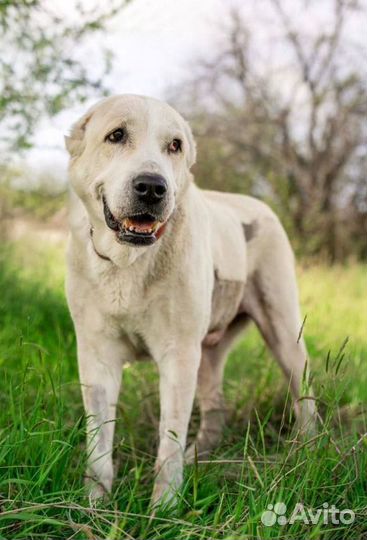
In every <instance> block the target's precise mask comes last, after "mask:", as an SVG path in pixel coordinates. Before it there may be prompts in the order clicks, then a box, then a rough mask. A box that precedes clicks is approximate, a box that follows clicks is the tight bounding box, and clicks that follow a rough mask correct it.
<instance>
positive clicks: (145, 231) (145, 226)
mask: <svg viewBox="0 0 367 540" xmlns="http://www.w3.org/2000/svg"><path fill="white" fill-rule="evenodd" d="M102 199H103V211H104V216H105V221H106V224H107V226H108V227H109V228H110V229H112V230H113V231H115V232H116V237H117V240H118V241H119V242H121V243H122V242H127V243H128V244H134V245H136V246H149V245H151V244H154V242H156V241H157V240H158V239H159V238H160V237H161V236H162V234H163V233H164V230H165V227H166V224H167V221H159V220H158V219H157V218H156V217H155V216H153V215H152V214H148V213H145V214H137V215H132V216H128V217H126V218H124V219H122V220H121V221H119V220H117V219H116V218H115V216H114V215H113V214H112V212H111V210H110V209H109V207H108V204H107V201H106V198H105V197H103V198H102Z"/></svg>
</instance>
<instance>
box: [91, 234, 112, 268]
mask: <svg viewBox="0 0 367 540" xmlns="http://www.w3.org/2000/svg"><path fill="white" fill-rule="evenodd" d="M89 236H90V241H91V242H92V246H93V249H94V253H95V254H96V255H98V257H99V258H100V259H103V260H104V261H109V262H112V261H111V259H110V258H109V257H106V256H105V255H102V253H99V251H97V250H96V246H95V245H94V242H93V227H92V226H90V228H89Z"/></svg>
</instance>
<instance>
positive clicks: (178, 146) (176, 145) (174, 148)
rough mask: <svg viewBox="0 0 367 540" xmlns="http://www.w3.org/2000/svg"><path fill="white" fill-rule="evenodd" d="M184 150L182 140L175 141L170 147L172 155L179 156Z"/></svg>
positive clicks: (169, 150)
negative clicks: (178, 153)
mask: <svg viewBox="0 0 367 540" xmlns="http://www.w3.org/2000/svg"><path fill="white" fill-rule="evenodd" d="M181 149H182V141H180V139H173V141H171V142H170V143H169V145H168V152H169V153H171V154H177V152H180V150H181Z"/></svg>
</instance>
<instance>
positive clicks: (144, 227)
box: [133, 222, 153, 233]
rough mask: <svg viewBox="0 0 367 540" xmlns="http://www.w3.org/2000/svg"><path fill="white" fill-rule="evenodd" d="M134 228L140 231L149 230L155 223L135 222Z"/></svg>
mask: <svg viewBox="0 0 367 540" xmlns="http://www.w3.org/2000/svg"><path fill="white" fill-rule="evenodd" d="M133 226H134V229H135V230H136V231H138V232H141V233H144V232H149V231H150V230H151V229H152V226H153V223H152V222H150V223H134V225H133Z"/></svg>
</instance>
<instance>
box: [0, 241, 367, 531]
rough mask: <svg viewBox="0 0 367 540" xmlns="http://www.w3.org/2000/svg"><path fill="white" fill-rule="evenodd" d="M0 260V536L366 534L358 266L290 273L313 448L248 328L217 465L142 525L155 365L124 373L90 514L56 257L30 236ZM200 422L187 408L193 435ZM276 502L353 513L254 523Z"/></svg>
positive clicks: (153, 438)
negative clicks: (108, 485)
mask: <svg viewBox="0 0 367 540" xmlns="http://www.w3.org/2000/svg"><path fill="white" fill-rule="evenodd" d="M1 254H2V255H1V261H0V287H1V290H2V299H1V303H0V320H1V325H0V364H1V371H2V377H1V380H0V426H1V432H0V507H1V512H0V538H4V539H5V538H6V539H8V538H12V540H16V539H21V538H29V539H30V540H32V539H36V538H37V539H39V538H45V539H46V538H72V537H76V538H78V539H80V540H82V539H84V538H85V539H96V538H110V539H115V538H116V539H117V538H139V540H143V539H151V538H155V539H157V540H158V539H172V538H180V539H181V538H182V539H187V540H188V539H190V540H191V539H193V538H198V539H199V538H200V539H206V538H207V539H213V538H226V539H238V540H239V539H241V540H242V539H244V538H248V539H252V538H254V539H255V538H264V539H265V538H278V539H280V538H284V539H285V538H286V539H287V540H291V539H294V540H303V539H304V540H306V539H309V538H314V539H321V538H322V539H323V540H339V539H340V540H341V539H348V540H349V539H350V540H353V539H354V540H357V539H358V540H359V539H360V538H362V536H363V534H364V532H365V531H366V528H367V515H366V507H367V498H366V493H367V490H366V487H367V486H366V477H365V474H364V471H365V470H366V466H367V462H366V458H367V452H366V451H365V450H364V451H363V446H364V443H363V440H364V439H361V435H362V434H363V433H365V432H366V419H367V418H366V410H365V404H366V401H367V396H366V389H367V380H366V376H367V372H366V370H365V363H366V356H367V347H366V341H365V326H366V315H365V313H366V305H365V304H366V300H365V298H366V295H365V279H364V271H363V269H362V267H360V266H350V267H339V266H334V267H333V268H331V269H330V268H325V267H311V268H308V269H303V268H300V269H299V277H300V283H301V291H302V304H303V310H304V313H305V314H307V320H306V325H305V334H306V341H307V344H308V348H309V351H310V355H311V357H312V371H313V372H314V385H315V392H316V396H317V398H318V403H319V409H320V412H321V414H322V418H323V422H324V423H323V425H322V426H320V432H319V434H318V436H317V437H316V438H315V439H314V441H313V442H312V441H309V442H305V443H302V442H301V441H299V440H297V438H295V437H294V435H293V434H292V433H291V432H290V423H291V421H290V407H289V403H288V404H287V405H286V406H285V405H284V403H285V401H286V399H287V388H286V386H285V383H284V382H283V377H282V375H281V373H280V370H279V368H278V367H277V366H276V365H275V363H274V362H273V361H272V359H271V358H270V357H269V355H268V353H267V352H266V351H265V348H264V345H263V343H262V341H261V339H260V338H259V336H258V334H257V332H256V331H255V329H251V330H250V331H249V333H248V334H247V336H246V337H245V338H244V340H243V341H242V342H241V343H240V344H239V345H238V347H237V348H236V350H235V351H234V352H233V353H232V354H231V357H230V359H229V362H228V367H227V369H226V377H225V381H226V382H225V394H226V398H227V401H228V409H229V414H228V426H227V429H226V433H225V436H224V439H223V442H222V444H221V445H220V447H219V448H218V450H217V451H216V453H215V454H214V456H213V459H214V461H213V462H212V463H198V464H197V465H196V466H191V467H187V468H186V476H185V486H184V491H183V496H182V500H181V501H180V503H179V505H178V508H177V509H176V511H175V512H172V511H168V510H164V509H162V510H161V511H159V512H158V513H156V515H155V516H154V517H153V518H150V516H149V512H148V501H149V495H150V490H151V487H152V483H153V472H152V471H153V463H154V453H155V448H156V444H157V422H158V388H157V375H156V372H155V369H154V365H152V364H145V363H141V364H133V365H131V366H130V367H127V368H126V369H125V370H124V390H123V394H122V396H121V401H120V404H119V407H118V408H119V412H118V421H117V433H118V435H117V438H116V442H115V454H116V460H117V465H118V473H117V479H116V482H115V485H114V494H113V496H112V498H111V499H110V500H109V501H107V502H106V503H104V504H101V505H100V506H98V507H97V508H92V507H90V505H89V502H88V500H87V498H86V497H85V495H84V491H83V480H82V476H83V470H84V464H85V463H84V462H85V454H84V425H85V424H84V418H83V407H82V400H81V395H80V389H79V384H78V376H77V367H76V357H75V337H74V332H73V328H72V323H71V320H70V317H69V314H68V311H67V307H66V303H65V298H64V292H63V263H62V257H63V254H62V252H61V251H59V250H56V249H55V248H51V247H47V246H44V245H43V246H37V245H36V244H35V243H32V241H31V239H30V238H29V239H28V238H27V239H24V241H23V242H22V243H20V244H18V245H17V246H13V247H12V248H10V247H8V248H7V249H6V248H5V246H2V249H1ZM347 336H349V342H348V343H347V344H346V345H345V346H343V342H344V341H345V338H346V337H347ZM329 351H330V352H329ZM343 354H344V357H343ZM327 359H328V360H327ZM197 422H198V414H197V412H196V413H195V414H194V418H193V422H192V429H191V436H192V435H193V433H194V432H195V429H196V428H197ZM353 447H354V448H355V449H354V450H353ZM277 501H284V502H285V503H287V505H288V507H289V508H293V506H294V504H295V503H296V502H302V503H303V504H304V505H305V506H307V507H308V508H313V509H316V508H322V504H323V503H325V502H328V503H329V505H331V504H335V505H336V506H337V507H338V508H340V509H343V508H351V509H353V510H354V511H355V512H356V516H357V517H356V521H355V522H354V523H353V524H351V525H344V526H343V525H342V526H336V525H331V524H329V525H312V524H309V525H304V524H300V523H298V522H296V523H295V524H294V525H293V526H289V525H288V526H283V527H282V526H274V527H270V528H268V527H264V526H263V525H262V524H261V521H260V516H261V513H262V511H263V510H264V509H266V508H267V505H268V504H274V503H275V502H277Z"/></svg>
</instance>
